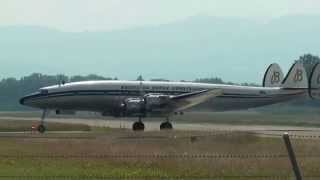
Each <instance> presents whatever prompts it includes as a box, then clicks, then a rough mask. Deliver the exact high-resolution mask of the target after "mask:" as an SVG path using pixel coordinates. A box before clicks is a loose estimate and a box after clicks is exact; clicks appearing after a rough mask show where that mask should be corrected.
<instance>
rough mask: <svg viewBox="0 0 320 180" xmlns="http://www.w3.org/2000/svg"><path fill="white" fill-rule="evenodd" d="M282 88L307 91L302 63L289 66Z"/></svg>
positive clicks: (306, 77)
mask: <svg viewBox="0 0 320 180" xmlns="http://www.w3.org/2000/svg"><path fill="white" fill-rule="evenodd" d="M282 87H283V88H287V89H308V88H309V81H308V76H307V73H306V70H305V69H304V66H303V64H302V63H295V64H293V65H292V66H291V68H290V70H289V72H288V74H287V76H286V77H285V78H284V80H283V82H282Z"/></svg>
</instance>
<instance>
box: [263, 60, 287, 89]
mask: <svg viewBox="0 0 320 180" xmlns="http://www.w3.org/2000/svg"><path fill="white" fill-rule="evenodd" d="M283 78H284V75H283V72H282V70H281V68H280V66H279V65H278V64H276V63H273V64H271V65H270V66H269V67H268V69H267V71H266V72H265V74H264V78H263V87H280V86H281V83H282V81H283Z"/></svg>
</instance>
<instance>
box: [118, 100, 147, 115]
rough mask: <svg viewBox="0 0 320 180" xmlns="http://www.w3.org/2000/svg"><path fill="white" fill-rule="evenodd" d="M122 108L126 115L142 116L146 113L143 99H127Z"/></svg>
mask: <svg viewBox="0 0 320 180" xmlns="http://www.w3.org/2000/svg"><path fill="white" fill-rule="evenodd" d="M121 108H122V109H123V111H124V114H125V115H135V114H138V115H141V114H144V113H145V101H144V99H142V98H127V99H125V101H124V102H123V104H121Z"/></svg>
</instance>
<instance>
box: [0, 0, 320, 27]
mask: <svg viewBox="0 0 320 180" xmlns="http://www.w3.org/2000/svg"><path fill="white" fill-rule="evenodd" d="M319 10H320V1H319V0H240V1H238V0H0V26H10V25H36V26H48V27H53V28H57V29H61V30H65V31H86V30H89V31H104V30H115V29H124V28H130V27H136V26H145V25H156V24H164V23H169V22H172V21H176V20H179V19H184V18H186V17H188V16H194V15H210V16H235V17H250V18H254V19H257V20H266V19H268V18H271V17H278V16H283V15H293V14H320V11H319Z"/></svg>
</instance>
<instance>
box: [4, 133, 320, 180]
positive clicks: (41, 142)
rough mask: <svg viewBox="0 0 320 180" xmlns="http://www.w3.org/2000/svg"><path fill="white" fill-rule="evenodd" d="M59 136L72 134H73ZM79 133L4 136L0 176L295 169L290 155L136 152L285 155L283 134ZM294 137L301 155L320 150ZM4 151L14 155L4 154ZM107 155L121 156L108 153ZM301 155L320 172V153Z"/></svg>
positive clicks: (307, 169)
mask: <svg viewBox="0 0 320 180" xmlns="http://www.w3.org/2000/svg"><path fill="white" fill-rule="evenodd" d="M191 133H192V134H191ZM191 135H192V136H200V135H202V137H201V138H198V139H197V140H196V141H191V139H190V137H191ZM7 136H8V135H7ZM60 136H61V137H70V136H71V137H73V136H72V135H69V134H61V135H60ZM34 137H36V138H34ZM77 137H79V135H77V136H74V138H66V139H64V138H57V136H56V135H52V134H47V135H44V136H43V135H31V134H26V135H25V136H24V137H19V138H8V137H1V136H0V156H1V159H0V179H1V176H44V177H50V176H73V177H75V178H76V177H81V176H82V177H87V176H97V177H114V178H117V177H127V178H128V179H132V178H138V179H141V178H142V177H149V178H145V179H159V177H169V178H168V179H170V177H171V178H173V177H185V178H182V179H187V178H186V177H188V176H189V177H193V178H190V179H195V177H213V176H222V177H223V176H228V177H227V178H220V179H239V178H231V177H230V176H259V177H257V178H250V179H261V176H291V175H292V171H291V166H290V164H289V159H288V158H286V157H282V158H272V157H271V158H192V156H190V157H189V158H181V157H176V158H174V157H171V158H159V157H157V156H154V157H153V158H152V157H150V156H148V157H141V156H140V157H134V156H135V155H152V154H160V155H161V154H162V155H196V154H201V155H204V154H211V155H212V154H234V155H243V156H244V157H245V155H248V154H249V155H263V154H266V155H272V154H276V155H279V154H284V155H285V154H286V150H285V146H284V144H283V142H282V139H281V138H268V137H257V136H254V135H251V134H247V133H240V132H239V133H238V132H234V133H232V134H229V135H219V134H217V135H214V136H213V135H212V134H206V133H204V132H183V131H176V132H142V133H133V132H130V131H126V130H111V131H107V132H103V133H98V134H95V133H93V134H90V138H77ZM292 142H293V144H294V146H295V151H296V153H297V154H299V155H320V141H319V140H293V141H292ZM4 155H7V156H10V157H4ZM103 155H118V156H115V157H103ZM119 155H124V156H122V157H120V156H119ZM28 156H29V157H28ZM30 156H31V157H30ZM35 156H40V157H38V158H37V157H35ZM52 156H57V157H59V158H54V157H52ZM61 156H64V157H61ZM69 156H74V157H73V158H71V157H69ZM75 156H76V157H75ZM127 156H130V157H127ZM298 160H299V162H303V163H302V164H301V168H302V170H303V172H304V175H307V176H317V175H320V174H319V169H320V158H308V157H300V158H298ZM150 177H154V178H150ZM97 179H98V178H97ZM111 179H112V178H111ZM243 179H246V178H243Z"/></svg>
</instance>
